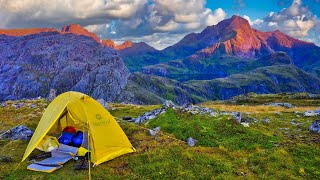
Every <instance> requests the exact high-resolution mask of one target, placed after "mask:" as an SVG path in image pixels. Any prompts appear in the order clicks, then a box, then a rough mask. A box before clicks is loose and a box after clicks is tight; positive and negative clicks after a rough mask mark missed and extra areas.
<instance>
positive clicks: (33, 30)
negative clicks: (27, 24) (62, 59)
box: [0, 28, 58, 36]
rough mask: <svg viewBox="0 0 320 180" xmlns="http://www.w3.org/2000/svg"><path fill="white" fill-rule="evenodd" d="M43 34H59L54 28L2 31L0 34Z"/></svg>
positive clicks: (0, 30)
mask: <svg viewBox="0 0 320 180" xmlns="http://www.w3.org/2000/svg"><path fill="white" fill-rule="evenodd" d="M42 32H58V31H57V30H56V29H54V28H27V29H0V34H4V35H8V36H26V35H30V34H38V33H42Z"/></svg>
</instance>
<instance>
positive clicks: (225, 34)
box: [191, 16, 312, 59]
mask: <svg viewBox="0 0 320 180" xmlns="http://www.w3.org/2000/svg"><path fill="white" fill-rule="evenodd" d="M204 32H205V33H206V34H210V33H211V34H212V33H215V34H218V35H219V40H218V41H217V42H216V43H215V44H213V45H211V46H208V47H206V48H204V49H201V50H199V51H198V52H197V53H196V54H194V55H192V56H191V58H192V59H196V58H199V57H210V56H212V55H214V54H229V55H234V56H238V57H244V58H254V57H259V56H263V55H267V54H270V53H272V52H273V51H274V50H279V49H280V50H282V49H283V50H285V49H290V48H292V47H293V46H297V45H306V44H312V43H308V42H304V41H301V40H298V39H295V38H292V37H290V36H288V35H286V34H284V33H282V32H280V31H273V32H261V31H258V30H255V29H253V28H251V26H250V24H249V23H248V21H247V20H245V19H243V18H241V17H239V16H233V17H232V18H231V19H228V20H224V21H222V22H221V23H219V24H218V25H216V26H210V27H207V28H206V30H204Z"/></svg>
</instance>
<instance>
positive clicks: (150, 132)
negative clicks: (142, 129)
mask: <svg viewBox="0 0 320 180" xmlns="http://www.w3.org/2000/svg"><path fill="white" fill-rule="evenodd" d="M159 132H160V127H156V128H153V129H149V134H150V135H151V136H153V137H155V136H156V135H157V134H158V133H159Z"/></svg>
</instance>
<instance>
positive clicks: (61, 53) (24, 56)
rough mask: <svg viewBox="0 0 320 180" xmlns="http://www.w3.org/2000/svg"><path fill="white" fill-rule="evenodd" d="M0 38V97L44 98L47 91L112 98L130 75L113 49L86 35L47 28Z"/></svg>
mask: <svg viewBox="0 0 320 180" xmlns="http://www.w3.org/2000/svg"><path fill="white" fill-rule="evenodd" d="M0 42H1V43H0V92H1V93H0V101H1V100H14V99H22V98H36V97H38V96H42V97H48V96H50V93H49V91H50V89H55V90H56V95H59V94H61V93H63V92H66V91H79V92H82V93H85V94H88V95H90V96H92V97H93V98H95V99H99V98H103V99H104V100H106V101H112V100H114V99H115V98H116V96H117V95H118V94H119V93H120V91H121V90H122V89H124V88H125V86H126V84H127V79H128V77H129V75H130V72H129V71H128V69H127V68H126V67H125V65H124V62H123V60H122V59H121V58H120V56H119V54H118V53H117V51H115V50H113V49H111V48H108V47H105V46H102V45H101V44H100V43H98V42H96V41H95V40H93V39H92V38H90V37H86V36H79V35H75V34H71V33H70V34H60V33H57V32H47V33H38V34H32V35H27V36H5V35H0ZM48 99H52V98H48Z"/></svg>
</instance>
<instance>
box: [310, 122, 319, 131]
mask: <svg viewBox="0 0 320 180" xmlns="http://www.w3.org/2000/svg"><path fill="white" fill-rule="evenodd" d="M309 130H310V131H311V132H315V133H320V120H315V121H313V123H312V124H311V125H310V127H309Z"/></svg>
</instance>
